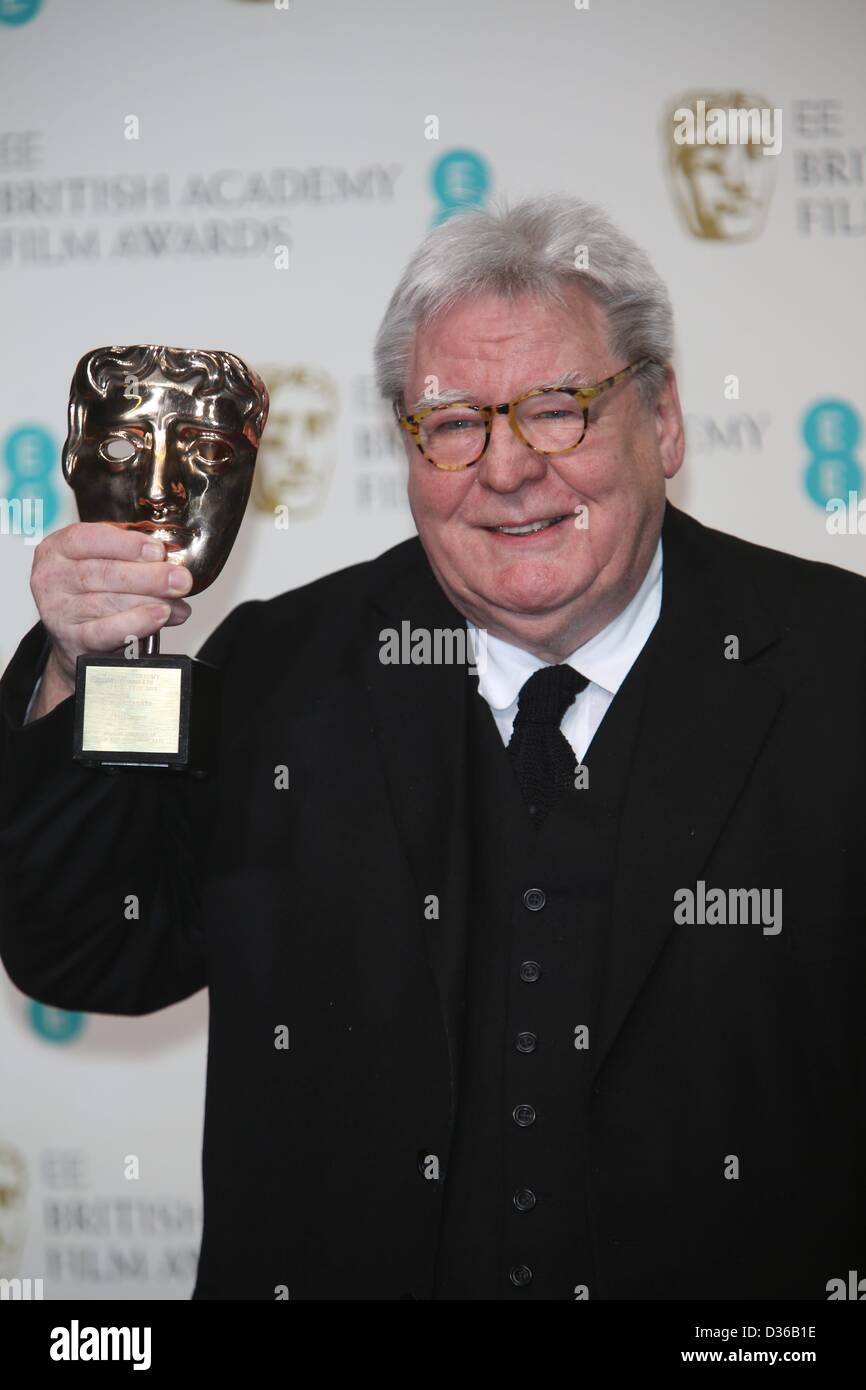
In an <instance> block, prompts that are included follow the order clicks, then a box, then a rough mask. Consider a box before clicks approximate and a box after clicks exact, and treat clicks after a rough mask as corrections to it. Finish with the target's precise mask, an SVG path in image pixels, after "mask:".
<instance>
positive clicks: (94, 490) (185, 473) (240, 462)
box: [69, 373, 256, 594]
mask: <svg viewBox="0 0 866 1390" xmlns="http://www.w3.org/2000/svg"><path fill="white" fill-rule="evenodd" d="M255 461H256V447H255V445H254V444H253V443H252V441H251V438H250V437H248V435H247V434H245V433H244V430H243V418H242V414H241V407H240V405H239V404H238V403H237V402H236V401H235V400H234V399H233V398H232V397H231V396H229V395H225V394H223V395H219V396H204V395H200V394H197V393H196V383H195V380H193V381H190V382H173V381H169V380H168V379H167V378H165V377H163V376H162V375H160V374H159V373H154V374H153V375H151V376H150V377H148V378H147V379H146V380H143V381H140V382H137V383H136V384H135V386H134V387H129V386H127V387H124V384H123V383H122V382H121V383H118V384H117V385H116V386H113V387H112V388H111V389H110V390H109V392H108V394H107V395H106V397H105V399H103V398H102V397H101V396H100V395H98V394H97V393H96V392H93V393H91V394H89V395H88V396H87V398H86V400H85V401H84V414H83V436H82V439H81V443H80V445H79V448H78V451H77V461H76V463H75V467H74V469H73V471H72V475H71V477H70V478H69V481H70V483H71V485H72V487H73V489H74V491H75V496H76V501H77V504H78V514H79V517H80V518H81V520H82V521H115V522H121V523H123V524H124V525H125V527H126V529H127V530H131V531H141V532H145V533H147V534H150V535H153V536H154V538H155V539H156V540H160V541H163V542H164V543H165V546H166V551H167V553H168V555H169V558H170V559H171V560H172V561H173V562H174V563H176V564H182V565H185V566H186V567H187V568H188V569H189V570H190V572H191V574H192V576H193V587H192V590H191V592H192V593H194V594H196V593H200V592H201V590H202V589H205V588H207V586H208V585H209V584H211V583H213V581H214V579H216V577H217V575H218V574H219V572H220V570H221V569H222V567H223V565H224V564H225V561H226V559H227V558H228V554H229V551H230V550H231V547H232V544H233V542H234V539H235V536H236V535H237V532H238V528H239V527H240V524H241V520H242V518H243V514H244V509H245V507H246V503H247V498H248V497H249V492H250V485H251V483H252V477H253V468H254V466H255Z"/></svg>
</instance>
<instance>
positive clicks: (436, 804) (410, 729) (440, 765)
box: [365, 539, 477, 1114]
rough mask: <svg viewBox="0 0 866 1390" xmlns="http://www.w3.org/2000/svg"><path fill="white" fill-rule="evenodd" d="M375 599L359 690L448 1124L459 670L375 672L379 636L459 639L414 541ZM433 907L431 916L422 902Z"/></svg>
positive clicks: (454, 1021) (455, 1004)
mask: <svg viewBox="0 0 866 1390" xmlns="http://www.w3.org/2000/svg"><path fill="white" fill-rule="evenodd" d="M399 561H400V563H399V567H392V569H389V571H388V573H387V575H386V579H385V583H384V584H383V585H382V586H381V587H380V590H379V592H378V594H377V596H376V597H375V599H374V606H373V615H374V623H373V625H372V627H371V631H370V640H369V641H368V642H367V643H366V652H365V685H366V690H367V694H368V696H369V700H370V703H371V707H372V714H373V725H372V732H373V737H374V739H375V741H376V743H377V745H378V750H379V754H380V757H381V761H382V766H383V769H384V774H385V779H386V782H387V787H388V794H389V797H390V800H391V805H392V810H393V814H394V819H395V823H396V826H397V829H398V833H399V835H400V838H401V840H402V843H403V847H404V850H405V852H406V856H407V858H408V861H409V864H410V867H411V871H412V875H413V878H414V880H415V888H416V892H417V909H416V911H417V922H418V927H419V930H420V931H421V933H422V936H423V939H424V944H425V949H426V952H427V956H428V959H429V962H430V966H431V969H432V972H433V975H434V978H435V982H436V988H437V991H438V995H439V1001H440V1005H441V1008H442V1016H443V1021H444V1025H445V1033H446V1036H447V1042H448V1055H449V1065H450V1070H451V1088H452V1114H453V1103H454V1102H455V1101H456V1091H457V1076H458V1068H459V1058H460V1038H461V1032H462V1028H461V1017H460V1015H461V1010H462V1004H463V992H464V966H465V950H464V941H465V937H464V928H465V914H466V888H467V884H468V876H469V862H468V854H469V846H470V844H471V838H470V836H469V834H468V810H467V805H466V785H465V778H464V776H463V768H464V766H465V746H466V738H467V730H466V708H467V681H470V682H472V685H473V688H477V677H475V676H473V675H470V674H469V672H468V668H467V665H466V664H464V663H462V662H461V663H455V664H438V665H437V664H432V665H431V664H425V665H413V664H402V663H401V664H397V665H392V664H383V663H382V662H381V660H380V659H379V654H380V648H381V645H382V640H383V639H382V638H381V633H382V632H384V631H386V630H387V629H392V630H395V631H396V632H397V633H401V632H402V630H403V624H405V623H407V622H408V623H409V625H410V630H411V631H412V632H419V631H426V632H428V633H434V632H435V631H436V630H437V629H439V630H443V631H444V630H448V631H452V632H458V633H460V634H465V632H466V623H465V620H464V618H463V617H462V615H461V614H460V613H459V612H458V611H457V610H456V609H455V608H453V607H452V606H451V604H450V603H449V602H448V600H447V598H446V597H445V594H444V593H443V591H442V589H441V588H440V586H439V583H438V581H437V580H436V578H435V576H434V574H433V571H432V570H431V568H430V565H429V563H428V561H427V558H426V556H425V554H424V551H423V549H422V546H421V543H420V541H418V540H417V539H416V540H414V541H413V542H410V543H408V544H407V545H406V546H405V547H401V548H400V552H399ZM433 897H435V898H436V899H437V907H436V913H437V914H438V915H431V909H430V906H429V903H428V900H429V899H431V898H433Z"/></svg>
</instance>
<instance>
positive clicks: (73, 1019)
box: [28, 999, 85, 1043]
mask: <svg viewBox="0 0 866 1390" xmlns="http://www.w3.org/2000/svg"><path fill="white" fill-rule="evenodd" d="M28 1012H29V1015H30V1026H31V1027H32V1029H33V1031H34V1033H38V1034H39V1036H40V1038H45V1040H46V1042H52V1043H68V1042H71V1041H72V1039H73V1038H74V1037H76V1036H77V1035H78V1034H79V1033H80V1032H81V1030H82V1028H83V1027H84V1019H85V1015H84V1014H75V1013H67V1011H66V1009H55V1008H53V1007H52V1006H51V1005H50V1004H39V1003H37V1002H36V1000H35V999H31V1000H30V1005H29V1009H28Z"/></svg>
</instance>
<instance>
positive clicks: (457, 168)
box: [430, 150, 490, 227]
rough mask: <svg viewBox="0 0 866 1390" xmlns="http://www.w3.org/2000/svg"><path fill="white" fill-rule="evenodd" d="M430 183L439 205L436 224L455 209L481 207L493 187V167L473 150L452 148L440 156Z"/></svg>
mask: <svg viewBox="0 0 866 1390" xmlns="http://www.w3.org/2000/svg"><path fill="white" fill-rule="evenodd" d="M430 183H431V185H432V188H433V194H434V197H435V198H436V200H437V202H438V204H439V209H438V211H437V212H436V214H435V215H434V218H433V226H434V227H438V226H439V223H440V222H446V221H447V220H448V218H449V217H453V216H454V213H455V212H467V211H471V210H472V209H473V208H482V207H483V206H484V203H485V200H486V198H487V193H488V190H489V188H490V168H489V165H488V163H487V160H486V159H483V158H482V156H481V155H480V154H476V152H475V151H474V150H449V151H448V153H447V154H443V155H442V156H441V158H440V159H437V161H436V163H435V164H434V165H433V172H432V173H431V175H430Z"/></svg>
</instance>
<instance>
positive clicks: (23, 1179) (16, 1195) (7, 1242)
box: [0, 1143, 28, 1278]
mask: <svg viewBox="0 0 866 1390" xmlns="http://www.w3.org/2000/svg"><path fill="white" fill-rule="evenodd" d="M27 1186H28V1180H27V1164H26V1163H25V1162H24V1157H23V1155H22V1154H21V1153H19V1151H18V1149H16V1148H15V1146H14V1145H13V1144H3V1143H0V1276H2V1277H3V1278H9V1277H10V1276H11V1275H14V1273H15V1271H16V1269H17V1268H18V1262H19V1260H20V1259H21V1252H22V1250H23V1249H24V1242H25V1239H26V1236H27Z"/></svg>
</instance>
